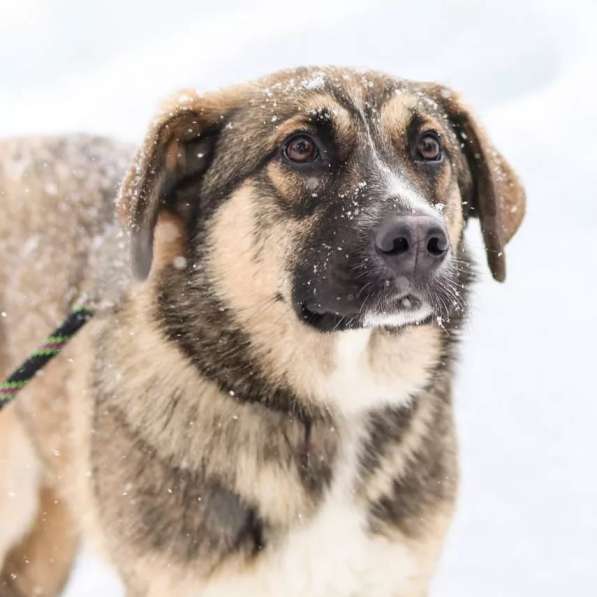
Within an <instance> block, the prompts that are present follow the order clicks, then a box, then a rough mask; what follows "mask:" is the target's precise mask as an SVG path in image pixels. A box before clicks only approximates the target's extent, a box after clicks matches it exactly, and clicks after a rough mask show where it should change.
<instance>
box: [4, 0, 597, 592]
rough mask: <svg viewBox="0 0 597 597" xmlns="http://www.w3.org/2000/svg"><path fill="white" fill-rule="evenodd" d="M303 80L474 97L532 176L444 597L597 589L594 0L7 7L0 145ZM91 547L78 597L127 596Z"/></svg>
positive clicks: (465, 455)
mask: <svg viewBox="0 0 597 597" xmlns="http://www.w3.org/2000/svg"><path fill="white" fill-rule="evenodd" d="M300 64H342V65H353V66H359V67H370V68H375V69H381V70H385V71H387V72H389V73H392V74H394V75H397V76H400V77H406V78H413V79H420V80H437V81H440V82H443V83H446V84H448V85H451V86H453V87H455V88H456V89H458V90H460V91H462V93H463V95H464V97H465V98H466V99H467V100H468V102H469V103H470V104H471V105H473V106H474V107H475V108H476V109H477V112H478V113H479V116H480V117H481V120H482V122H484V123H485V125H486V127H487V129H488V130H489V133H490V136H491V137H492V139H493V140H494V142H495V144H496V145H497V147H499V148H500V150H501V151H502V152H503V153H504V154H505V156H506V157H507V158H508V159H509V160H510V161H511V163H512V164H513V165H514V167H515V168H516V169H517V170H518V172H519V173H520V175H521V177H522V179H523V181H524V183H525V185H526V187H527V193H528V202H529V206H528V214H527V219H526V221H525V223H524V224H523V226H522V229H521V231H520V232H519V234H518V235H517V236H516V238H515V239H514V240H513V241H512V243H511V245H509V247H508V270H509V273H508V280H507V281H506V283H505V284H504V285H498V284H497V283H495V282H493V281H491V279H490V278H489V276H488V275H487V274H486V268H485V263H484V258H483V255H482V250H481V247H480V244H479V234H478V230H477V226H476V222H472V225H471V227H470V228H471V229H470V230H469V231H468V234H469V238H470V241H471V244H472V245H473V246H474V248H475V251H476V253H477V255H478V260H479V265H480V267H479V269H480V270H481V272H482V273H483V275H482V276H481V279H480V281H479V283H478V284H477V287H476V290H475V296H474V300H473V311H472V316H471V321H470V323H469V325H468V330H467V333H466V334H465V339H464V340H465V341H464V344H463V348H462V353H463V354H462V357H463V358H462V362H461V365H460V367H459V370H458V377H457V385H456V388H455V394H456V404H457V413H456V414H457V424H458V428H459V435H460V444H461V462H462V489H461V498H460V503H459V508H458V515H457V517H456V520H455V523H454V525H453V527H452V530H451V534H450V538H449V541H448V545H447V549H446V551H445V553H444V556H443V558H442V562H441V569H440V573H439V575H438V576H437V578H436V580H435V582H434V590H433V592H432V595H433V596H437V597H443V596H447V597H463V596H473V595H475V596H478V595H482V596H483V597H498V596H499V597H501V596H504V597H505V596H507V597H516V596H521V597H522V596H529V595H541V596H542V597H551V596H553V597H556V596H557V597H561V595H562V594H564V593H568V594H575V595H593V594H595V590H596V589H595V586H597V478H596V477H597V467H596V466H595V457H596V456H597V433H596V431H595V424H596V421H597V391H596V389H595V385H596V382H595V358H596V356H597V355H596V350H595V345H596V340H597V316H596V313H595V306H596V305H597V281H596V280H595V276H596V275H597V192H596V183H597V180H596V176H595V174H596V172H597V142H596V139H597V109H596V108H595V104H596V103H597V102H596V99H595V92H596V91H597V78H596V73H597V3H596V2H595V1H594V0H587V1H586V2H585V1H583V0H569V1H567V2H565V1H561V2H555V1H550V0H541V1H536V2H535V1H526V2H525V1H523V0H502V1H501V2H493V3H490V2H480V1H473V0H447V1H446V0H443V1H439V0H438V1H435V0H434V1H431V0H429V1H428V2H420V1H419V0H400V1H397V0H394V1H391V2H390V1H386V2H383V1H376V0H367V2H363V1H362V0H361V1H359V2H356V1H353V0H334V1H328V2H325V3H324V2H313V1H311V0H303V2H292V3H291V2H282V1H269V2H256V3H255V2H252V3H247V2H241V1H240V0H219V1H218V2H213V3H207V2H205V3H202V2H198V1H197V0H194V1H185V0H170V1H169V2H160V3H158V2H151V1H149V0H146V1H144V2H133V1H129V2H122V1H116V0H103V1H102V2H94V3H91V2H80V1H74V0H73V1H62V0H52V1H51V2H50V1H49V0H48V1H43V0H0V73H1V75H0V136H8V135H25V134H32V133H34V134H39V133H63V132H71V131H85V132H95V133H99V134H103V135H110V136H113V137H116V138H120V139H124V140H129V141H133V142H139V141H140V138H141V136H142V134H143V132H144V130H145V127H146V125H147V123H148V121H149V119H150V117H151V115H152V112H153V111H154V110H155V108H156V107H157V105H158V103H159V101H160V100H161V99H162V98H164V96H166V95H168V94H169V93H170V92H172V91H174V90H176V89H177V88H180V87H187V86H191V87H195V88H198V89H199V90H206V89H213V88H215V87H219V86H222V85H225V84H228V83H234V82H239V81H242V80H246V79H249V78H253V77H256V76H258V75H261V74H265V73H267V72H269V71H272V70H274V69H278V68H282V67H288V66H293V65H300ZM121 595H122V591H121V589H120V585H119V583H118V581H117V579H116V578H115V577H114V575H113V574H112V573H111V571H110V569H109V568H108V567H107V566H106V565H105V564H102V563H101V562H100V561H99V560H98V559H97V558H96V557H95V556H94V554H93V552H92V551H91V550H89V549H88V548H87V549H86V550H85V551H84V552H83V554H82V555H81V557H80V558H79V562H78V565H77V570H76V573H75V575H74V577H73V578H72V580H71V583H70V585H69V589H68V597H100V596H101V597H112V596H114V597H119V596H121Z"/></svg>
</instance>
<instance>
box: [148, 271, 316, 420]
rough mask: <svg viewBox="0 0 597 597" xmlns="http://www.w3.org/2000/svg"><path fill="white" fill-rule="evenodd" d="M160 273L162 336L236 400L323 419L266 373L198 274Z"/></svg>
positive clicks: (247, 340)
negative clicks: (267, 376) (268, 377)
mask: <svg viewBox="0 0 597 597" xmlns="http://www.w3.org/2000/svg"><path fill="white" fill-rule="evenodd" d="M194 262H195V263H200V260H199V259H197V260H194ZM161 275H162V283H161V284H160V291H159V293H158V300H157V309H156V320H157V321H158V322H159V324H160V327H161V329H162V331H163V333H164V335H165V337H166V339H167V340H169V341H171V342H173V343H174V344H176V345H177V346H178V347H179V348H181V349H182V350H183V352H184V353H185V354H186V356H187V357H188V358H189V359H190V360H191V361H192V362H193V364H194V365H195V366H196V367H197V369H198V370H199V371H200V372H201V374H202V375H203V376H205V377H206V378H207V379H210V380H212V381H214V382H215V383H216V384H217V385H218V386H219V387H220V388H221V389H222V391H224V392H226V393H229V394H230V395H231V396H234V397H235V398H236V399H237V400H239V401H242V402H252V403H257V404H260V405H261V406H263V407H264V408H270V409H273V410H276V411H279V412H283V413H285V414H288V415H289V416H291V417H295V418H297V419H299V420H301V421H304V422H308V421H310V420H311V419H312V418H321V419H324V418H327V415H326V414H325V413H324V412H323V411H321V410H317V411H316V412H314V408H312V409H310V410H307V409H306V408H305V407H304V406H303V404H302V403H301V401H300V399H299V398H298V397H297V396H296V395H295V393H294V392H293V391H292V390H291V389H290V387H288V386H287V385H285V384H284V383H282V382H280V383H278V384H276V383H274V382H272V381H270V380H267V379H266V378H265V376H264V375H263V373H262V372H261V368H260V367H259V364H258V362H256V361H255V360H254V359H253V358H252V356H251V352H252V346H251V340H250V338H249V337H248V336H247V335H246V334H245V333H244V332H243V331H242V329H241V326H240V324H238V323H237V322H236V321H235V320H234V316H233V314H232V313H230V311H229V310H228V309H227V308H226V306H225V305H224V304H222V303H220V302H219V301H218V300H217V299H216V298H215V297H214V296H213V292H211V291H210V287H209V284H208V283H207V282H206V281H205V280H204V278H203V276H202V275H194V276H193V277H192V278H191V279H186V278H185V277H184V276H181V275H180V272H178V271H177V270H176V269H175V268H174V267H168V268H165V269H164V271H163V272H162V274H161ZM197 313H200V314H201V317H197V315H196V314H197Z"/></svg>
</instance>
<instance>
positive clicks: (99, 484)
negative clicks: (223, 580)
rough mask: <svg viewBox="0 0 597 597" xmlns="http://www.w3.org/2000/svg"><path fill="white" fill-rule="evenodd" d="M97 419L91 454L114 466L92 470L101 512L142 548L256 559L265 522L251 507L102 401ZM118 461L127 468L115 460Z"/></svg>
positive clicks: (214, 558) (209, 559)
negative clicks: (171, 456) (162, 450)
mask: <svg viewBox="0 0 597 597" xmlns="http://www.w3.org/2000/svg"><path fill="white" fill-rule="evenodd" d="M94 422H95V426H94V427H95V429H96V433H95V434H94V435H93V440H92V451H93V452H94V454H93V459H94V460H95V461H96V462H110V463H112V466H109V467H108V466H102V467H100V468H97V469H96V470H95V474H94V477H93V478H94V482H95V492H96V494H97V496H98V499H99V500H100V502H101V503H102V504H103V508H102V513H101V514H102V516H103V517H104V520H105V523H106V525H107V526H109V527H111V528H113V529H114V530H115V531H116V532H117V533H119V534H120V535H125V536H126V539H127V541H129V542H131V543H132V544H133V545H136V546H137V547H138V549H139V550H140V551H141V552H142V553H143V552H146V551H147V549H152V550H156V551H165V552H167V553H168V554H169V555H170V556H171V557H173V558H176V559H177V560H179V561H183V562H186V561H198V563H199V564H207V565H208V567H210V568H211V567H212V566H215V565H217V564H218V563H219V562H220V561H221V560H223V559H225V558H226V557H228V556H230V555H233V554H237V553H243V554H244V555H245V556H246V557H253V556H255V555H256V554H257V553H258V552H259V551H260V550H261V549H263V547H264V546H265V542H266V535H267V528H268V527H267V524H266V523H265V521H264V520H263V519H262V518H261V516H260V514H259V513H258V511H257V508H256V506H253V505H251V504H248V503H247V502H246V500H245V499H244V498H241V497H240V496H238V495H236V494H235V493H233V492H232V491H231V490H230V489H228V488H227V487H226V486H225V485H224V484H223V483H222V482H221V481H219V480H218V479H214V478H210V477H208V476H206V475H205V473H204V472H202V471H201V470H188V469H184V468H181V467H180V466H177V465H176V464H174V463H172V462H169V461H167V460H164V459H163V458H162V457H161V456H160V454H158V453H157V451H156V450H155V448H153V447H152V446H150V445H149V444H147V442H145V441H144V440H143V439H142V438H141V437H140V436H139V435H138V433H136V432H135V431H134V430H133V429H131V428H130V426H129V425H128V424H127V422H126V420H125V417H124V415H123V414H122V413H120V412H119V409H118V407H116V406H114V405H111V404H109V403H104V402H101V403H100V404H98V405H97V407H96V410H95V418H94ZM114 433H117V434H118V438H119V441H118V442H114V441H113V439H112V438H113V434H114ZM121 460H124V461H125V462H126V466H124V465H123V466H119V465H118V463H119V462H120V461H121ZM123 464H124V463H123ZM127 475H128V476H127ZM105 487H109V488H111V489H113V488H114V487H122V493H120V494H116V495H115V494H114V492H113V491H111V492H109V493H106V491H105V490H104V488H105Z"/></svg>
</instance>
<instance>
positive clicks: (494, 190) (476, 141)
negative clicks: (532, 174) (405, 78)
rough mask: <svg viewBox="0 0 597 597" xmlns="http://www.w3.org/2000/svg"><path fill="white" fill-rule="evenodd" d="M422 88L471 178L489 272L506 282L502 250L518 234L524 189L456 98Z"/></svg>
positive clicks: (445, 90)
mask: <svg viewBox="0 0 597 597" xmlns="http://www.w3.org/2000/svg"><path fill="white" fill-rule="evenodd" d="M424 88H425V92H426V93H427V94H428V95H429V96H430V97H431V98H432V99H433V100H435V101H436V102H437V104H439V107H440V108H442V109H443V110H444V111H445V113H446V117H447V119H448V121H449V122H450V124H451V126H452V129H453V130H454V132H455V133H456V136H457V138H458V141H459V142H460V145H461V148H462V151H463V154H464V156H465V158H466V162H467V164H468V169H469V171H470V176H471V178H472V181H471V182H472V188H471V190H472V193H471V194H470V198H469V201H470V206H469V207H470V211H469V213H470V214H471V215H474V216H477V217H478V218H479V219H480V221H481V231H482V233H483V241H484V243H485V250H486V253H487V261H488V263H489V268H490V270H491V273H492V275H493V277H494V278H495V279H496V280H498V281H499V282H503V281H504V280H505V278H506V257H505V246H506V243H507V242H508V241H509V240H510V239H511V238H512V237H513V236H514V233H515V232H516V231H517V230H518V227H519V226H520V224H521V222H522V219H523V217H524V213H525V207H526V199H525V192H524V188H523V187H522V185H521V183H520V181H519V180H518V177H517V176H516V174H515V172H514V170H513V169H512V167H511V166H510V165H509V164H508V162H507V161H506V160H505V159H504V157H503V156H502V155H501V154H500V153H499V152H498V151H496V149H494V147H493V146H492V144H491V143H490V141H489V139H488V138H487V135H486V134H485V131H484V130H483V128H482V127H481V126H480V125H479V123H478V122H477V121H476V119H475V117H474V116H473V114H472V112H471V111H470V110H469V109H468V108H467V107H466V106H465V105H464V104H463V102H462V101H461V100H460V98H459V97H458V95H457V94H456V93H454V92H453V91H451V90H450V89H448V88H446V87H443V86H441V85H436V84H425V86H424ZM469 186H470V185H469Z"/></svg>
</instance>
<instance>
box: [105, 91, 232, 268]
mask: <svg viewBox="0 0 597 597" xmlns="http://www.w3.org/2000/svg"><path fill="white" fill-rule="evenodd" d="M227 110H228V106H227V104H226V101H225V99H222V98H220V97H219V96H217V95H216V94H213V95H211V96H199V95H197V94H196V93H195V92H193V91H185V92H182V93H179V94H177V95H176V96H175V97H173V98H172V99H171V100H169V101H168V102H166V103H165V104H164V106H163V108H162V110H161V111H160V112H159V114H158V116H157V118H156V119H155V121H154V122H153V124H152V126H151V127H150V130H149V132H148V134H147V136H146V137H145V141H144V142H143V144H142V146H141V148H140V150H139V151H138V153H137V156H136V159H135V161H134V162H133V165H132V167H131V168H130V170H129V172H128V174H127V175H126V177H125V179H124V181H123V183H122V186H121V188H120V193H119V198H118V202H117V204H118V209H119V212H120V215H121V217H123V218H124V219H125V222H126V224H127V226H128V228H129V230H130V232H131V253H132V265H133V271H134V273H135V275H136V277H137V278H139V279H141V280H144V279H145V278H146V277H147V276H148V274H149V271H150V269H151V264H152V260H153V244H154V228H155V225H156V222H157V219H158V215H159V214H160V212H161V211H162V210H167V211H168V212H170V214H172V215H174V216H175V217H178V218H179V219H180V221H181V222H182V224H183V225H185V223H186V224H188V222H189V221H191V219H192V218H194V217H195V216H196V212H197V209H198V203H199V195H200V186H201V177H202V175H203V174H204V172H205V171H206V170H207V168H208V167H209V164H210V163H211V160H212V158H213V153H214V147H215V144H216V140H217V137H218V133H219V130H220V129H221V127H222V124H223V123H224V122H225V114H226V112H227Z"/></svg>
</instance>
